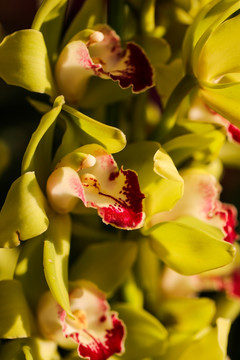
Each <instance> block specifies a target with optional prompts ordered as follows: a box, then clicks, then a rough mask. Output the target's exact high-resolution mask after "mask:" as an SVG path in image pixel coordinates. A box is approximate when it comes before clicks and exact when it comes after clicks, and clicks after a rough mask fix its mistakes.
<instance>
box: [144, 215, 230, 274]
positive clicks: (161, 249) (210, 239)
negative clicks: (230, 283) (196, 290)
mask: <svg viewBox="0 0 240 360" xmlns="http://www.w3.org/2000/svg"><path fill="white" fill-rule="evenodd" d="M222 238H223V234H222V232H221V231H220V230H219V229H218V228H215V227H213V226H210V225H208V224H205V223H203V222H202V221H200V220H198V219H195V218H191V217H185V218H180V219H179V220H178V221H171V222H166V223H163V224H161V225H158V226H156V228H155V229H154V230H153V231H152V232H151V239H150V243H151V246H152V248H153V250H154V251H155V252H156V254H157V255H158V256H159V257H160V258H161V259H162V260H163V261H164V262H165V263H166V264H167V265H168V266H169V267H171V268H172V269H173V270H175V271H177V272H179V273H181V274H184V275H193V274H198V273H201V272H204V271H207V270H211V269H215V268H218V267H221V266H224V265H227V264H229V263H230V262H231V261H232V260H233V258H234V255H235V248H234V246H233V245H231V244H230V243H228V242H226V241H223V239H222Z"/></svg>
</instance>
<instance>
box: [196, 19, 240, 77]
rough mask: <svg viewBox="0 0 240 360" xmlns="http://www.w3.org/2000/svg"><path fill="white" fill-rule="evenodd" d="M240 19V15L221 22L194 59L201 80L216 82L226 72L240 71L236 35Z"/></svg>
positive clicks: (239, 50) (197, 75) (239, 54)
mask: <svg viewBox="0 0 240 360" xmlns="http://www.w3.org/2000/svg"><path fill="white" fill-rule="evenodd" d="M239 19H240V17H239V15H238V16H236V17H234V18H231V19H229V20H226V21H225V22H224V23H222V24H220V25H219V26H218V27H217V29H216V30H215V31H214V32H213V33H212V34H211V36H210V37H209V38H208V40H207V41H206V43H205V44H204V46H203V48H202V50H201V53H200V54H199V55H198V56H197V58H195V59H193V67H194V70H195V75H196V77H197V78H198V79H199V81H200V82H201V81H205V82H214V81H215V80H218V78H219V77H220V76H223V75H224V74H226V73H235V72H239V71H240V62H239V60H240V49H239V46H238V45H239V42H238V39H237V37H236V36H234V35H235V34H236V33H239V31H240V21H239ZM229 39H231V41H229ZM222 49H224V56H222Z"/></svg>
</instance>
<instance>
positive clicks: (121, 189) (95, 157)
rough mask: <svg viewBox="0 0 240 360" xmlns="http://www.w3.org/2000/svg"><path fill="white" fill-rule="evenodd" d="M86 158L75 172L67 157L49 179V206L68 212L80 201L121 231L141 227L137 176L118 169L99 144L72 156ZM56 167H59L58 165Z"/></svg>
mask: <svg viewBox="0 0 240 360" xmlns="http://www.w3.org/2000/svg"><path fill="white" fill-rule="evenodd" d="M77 152H78V153H83V154H86V159H85V160H83V158H81V160H82V162H81V164H79V166H78V167H77V165H76V163H74V165H73V166H74V168H75V169H76V168H78V169H79V170H78V171H75V170H74V169H73V168H71V167H69V165H70V166H71V164H72V159H73V157H74V156H72V155H71V154H69V155H68V156H66V157H64V159H63V160H62V163H63V164H65V165H67V164H69V165H68V166H64V167H58V168H57V169H56V170H55V171H54V172H53V173H52V174H51V175H50V177H49V179H48V182H47V193H48V198H49V201H50V203H51V205H52V207H53V208H54V209H55V210H56V211H58V212H61V213H64V212H69V211H71V210H72V209H73V207H74V206H75V204H76V200H77V198H80V199H81V200H82V201H83V203H84V205H85V206H86V207H92V208H95V209H97V210H98V214H99V215H100V216H101V217H102V219H103V222H105V223H106V224H111V225H113V226H115V227H118V228H121V229H126V230H129V229H137V228H139V227H141V226H142V225H143V221H144V216H145V215H144V213H143V207H142V201H143V198H144V195H143V194H142V193H141V191H140V187H139V183H138V177H137V174H136V173H135V172H134V171H133V170H123V168H121V169H120V170H118V167H117V164H116V162H115V161H114V159H113V157H112V155H111V154H108V153H107V152H106V150H105V149H104V148H102V147H101V146H99V145H86V146H82V147H81V148H79V149H76V150H75V153H77ZM59 166H61V165H60V164H59Z"/></svg>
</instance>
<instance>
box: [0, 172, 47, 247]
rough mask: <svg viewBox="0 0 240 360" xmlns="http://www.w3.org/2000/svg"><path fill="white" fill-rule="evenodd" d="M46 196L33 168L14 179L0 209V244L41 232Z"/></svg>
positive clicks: (15, 242)
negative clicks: (32, 170)
mask: <svg viewBox="0 0 240 360" xmlns="http://www.w3.org/2000/svg"><path fill="white" fill-rule="evenodd" d="M45 208H46V199H45V198H44V195H43V193H42V191H41V189H40V187H39V185H38V182H37V180H36V177H35V174H34V172H27V173H25V174H23V175H22V176H20V177H19V178H18V179H17V180H15V181H14V183H13V184H12V186H11V187H10V190H9V192H8V195H7V198H6V200H5V203H4V205H3V207H2V209H1V212H0V246H1V247H15V246H18V245H19V244H20V240H28V239H30V238H33V237H35V236H38V235H40V234H42V233H43V232H44V231H46V230H47V228H48V217H47V215H46V212H45Z"/></svg>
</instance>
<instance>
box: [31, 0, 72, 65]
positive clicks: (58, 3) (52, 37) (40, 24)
mask: <svg viewBox="0 0 240 360" xmlns="http://www.w3.org/2000/svg"><path fill="white" fill-rule="evenodd" d="M66 7H67V0H44V1H43V2H42V4H41V6H40V8H39V9H38V12H37V14H36V16H35V18H34V20H33V24H32V29H35V30H39V31H41V32H42V34H43V36H44V38H45V42H46V45H47V49H48V54H49V57H50V59H51V61H52V62H54V61H55V60H56V58H57V50H58V47H59V43H60V38H61V35H62V30H63V25H64V20H65V11H66Z"/></svg>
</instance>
